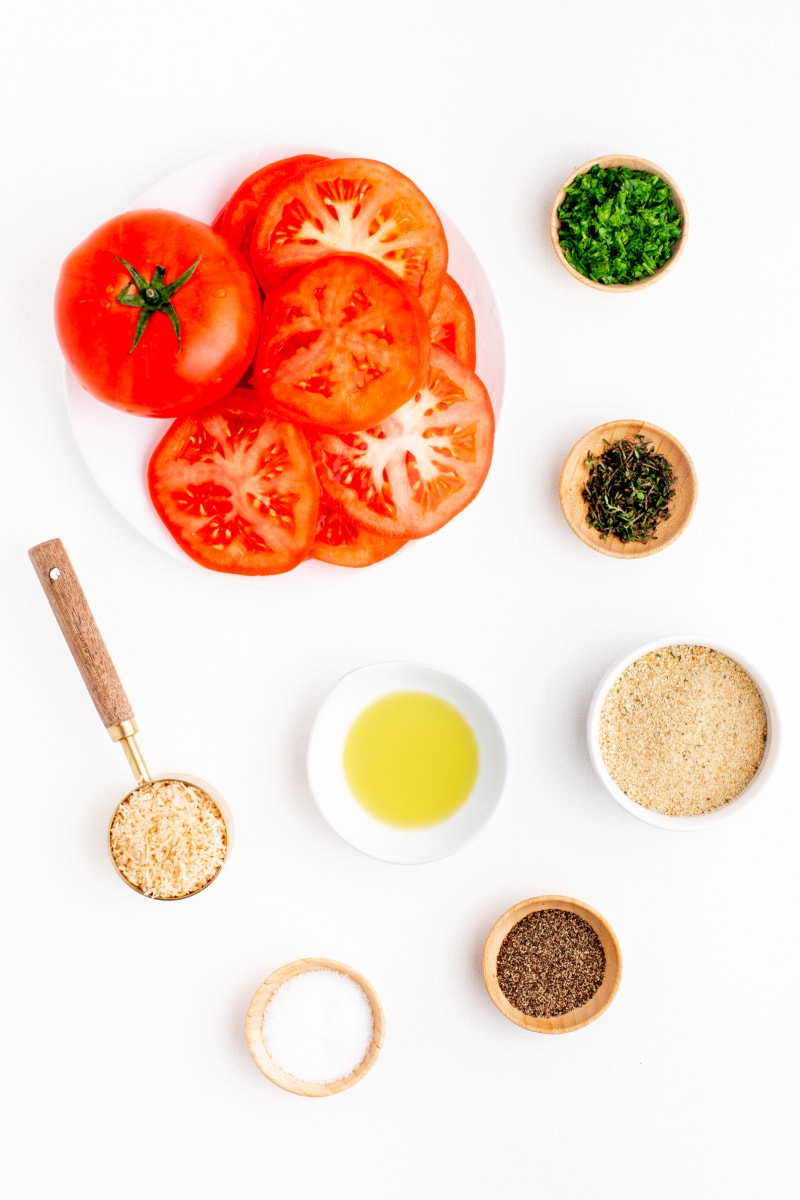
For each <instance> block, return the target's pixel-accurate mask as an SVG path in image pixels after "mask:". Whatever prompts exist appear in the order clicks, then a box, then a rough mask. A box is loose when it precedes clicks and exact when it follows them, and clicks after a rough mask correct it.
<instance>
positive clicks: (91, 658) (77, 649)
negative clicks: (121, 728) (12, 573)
mask: <svg viewBox="0 0 800 1200" xmlns="http://www.w3.org/2000/svg"><path fill="white" fill-rule="evenodd" d="M28 554H29V556H30V560H31V562H32V563H33V566H34V570H35V571H36V574H37V575H38V576H39V582H40V583H41V585H42V587H43V588H44V591H45V594H46V596H47V599H48V600H49V601H50V607H51V608H52V610H53V612H54V613H55V617H56V620H57V621H58V623H59V625H60V626H61V632H62V633H63V635H64V637H65V638H66V642H67V645H68V646H69V648H70V650H71V651H72V657H73V658H74V659H75V662H76V663H77V665H78V670H79V671H80V673H81V675H82V676H83V682H84V683H85V684H86V687H87V688H88V690H89V695H90V696H91V697H92V700H93V701H94V706H95V708H96V709H97V711H98V713H99V714H100V718H101V720H102V722H103V724H104V725H105V727H106V729H109V728H110V727H111V726H113V725H118V724H119V723H120V722H121V721H132V720H133V711H132V709H131V705H130V701H129V700H128V697H127V696H126V695H125V689H124V688H123V686H122V684H121V683H120V680H119V676H118V675H117V672H116V668H115V666H114V664H113V662H112V661H111V656H110V655H109V653H108V650H107V649H106V644H105V642H104V641H103V639H102V637H101V636H100V630H99V629H98V628H97V625H96V624H95V620H94V617H93V616H92V611H91V609H90V608H89V605H88V603H87V600H86V597H85V595H84V594H83V589H82V588H81V585H80V583H79V582H78V577H77V575H76V574H75V572H74V570H73V568H72V563H71V562H70V560H69V557H68V556H67V552H66V550H65V549H64V547H63V545H62V544H61V541H60V540H59V539H58V538H54V539H53V540H52V541H50V542H41V543H40V544H39V545H38V546H33V547H32V548H31V549H30V550H29V551H28Z"/></svg>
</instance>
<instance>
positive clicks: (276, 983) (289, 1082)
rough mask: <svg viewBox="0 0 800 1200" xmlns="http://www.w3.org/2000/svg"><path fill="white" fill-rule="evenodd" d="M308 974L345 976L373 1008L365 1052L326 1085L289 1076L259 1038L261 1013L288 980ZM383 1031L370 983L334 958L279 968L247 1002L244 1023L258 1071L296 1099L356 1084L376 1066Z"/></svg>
mask: <svg viewBox="0 0 800 1200" xmlns="http://www.w3.org/2000/svg"><path fill="white" fill-rule="evenodd" d="M308 971H337V972H339V974H341V975H347V976H348V977H349V978H350V979H352V980H353V981H354V982H355V983H357V984H358V985H359V987H360V988H361V989H362V991H363V992H364V994H365V995H366V997H367V999H368V1000H369V1005H370V1008H371V1009H372V1041H371V1043H370V1046H369V1049H368V1050H367V1053H366V1054H365V1055H364V1057H363V1058H362V1060H361V1062H360V1063H359V1064H358V1066H357V1067H355V1069H354V1070H352V1071H351V1072H350V1074H349V1075H344V1076H342V1078H341V1079H332V1080H330V1082H328V1083H318V1082H316V1081H314V1080H308V1079H298V1078H297V1077H296V1076H295V1075H290V1074H289V1072H288V1071H285V1070H284V1069H283V1067H281V1066H280V1065H279V1064H278V1063H276V1062H275V1060H274V1059H273V1058H272V1056H271V1055H270V1053H269V1051H268V1050H267V1047H266V1045H265V1044H264V1039H263V1037H262V1035H261V1027H262V1023H263V1020H264V1012H265V1010H266V1007H267V1005H268V1004H269V1002H270V1000H271V999H272V997H273V996H274V995H275V992H276V991H277V990H278V988H279V987H280V986H281V984H283V983H285V982H286V980H287V979H291V978H293V977H294V976H296V975H304V974H305V973H306V972H308ZM385 1029H386V1019H385V1017H384V1013H383V1008H382V1006H381V1002H380V1000H379V999H378V995H377V992H376V991H375V989H374V987H373V986H372V984H371V983H370V982H369V980H368V979H366V978H365V977H364V976H363V975H362V974H361V973H360V972H359V971H356V970H355V969H354V968H353V967H349V966H347V965H346V964H345V963H342V962H338V961H337V960H336V959H333V958H298V959H295V960H294V961H293V962H290V963H285V964H284V965H283V966H282V967H278V968H277V969H276V970H275V971H273V972H272V974H271V975H268V976H267V978H266V979H265V980H264V982H263V983H262V984H261V986H260V987H259V988H258V990H257V991H256V993H255V995H254V996H253V999H252V1000H251V1001H250V1006H249V1008H248V1010H247V1017H246V1020H245V1037H246V1039H247V1047H248V1049H249V1051H250V1054H251V1056H252V1058H253V1061H254V1062H255V1064H256V1066H257V1067H258V1069H259V1071H261V1072H262V1074H263V1075H266V1077H267V1079H269V1080H271V1081H272V1082H273V1083H275V1084H277V1085H278V1087H281V1088H283V1089H284V1091H287V1092H294V1094H295V1095H297V1096H332V1095H334V1094H335V1093H337V1092H344V1091H346V1090H347V1088H351V1087H352V1086H353V1084H354V1083H358V1082H359V1080H361V1079H363V1078H364V1076H365V1075H366V1074H367V1072H368V1071H370V1070H371V1069H372V1067H373V1066H374V1065H375V1060H376V1059H377V1057H378V1055H379V1054H380V1051H381V1047H382V1046H383V1039H384V1034H385Z"/></svg>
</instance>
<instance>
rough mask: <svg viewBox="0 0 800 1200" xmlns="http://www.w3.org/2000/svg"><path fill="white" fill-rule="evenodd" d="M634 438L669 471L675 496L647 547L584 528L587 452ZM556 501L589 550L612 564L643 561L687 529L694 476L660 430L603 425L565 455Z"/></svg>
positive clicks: (646, 426)
mask: <svg viewBox="0 0 800 1200" xmlns="http://www.w3.org/2000/svg"><path fill="white" fill-rule="evenodd" d="M638 434H641V435H642V436H643V437H644V438H645V440H646V441H647V442H648V444H649V445H652V446H653V447H654V448H655V450H656V451H657V453H659V454H663V455H664V457H665V458H666V459H667V460H668V461H669V462H670V464H671V465H672V471H673V485H674V488H675V495H674V496H673V498H672V500H671V502H670V505H669V512H670V515H669V516H668V517H666V518H665V519H664V520H663V521H661V522H659V524H658V525H657V526H656V532H655V536H654V537H652V538H649V539H648V541H646V542H621V541H620V540H619V538H616V537H612V536H609V537H606V538H601V537H600V534H599V533H598V532H597V530H596V529H592V527H591V526H590V525H587V523H586V501H585V500H584V498H583V489H584V487H585V486H586V482H587V480H588V478H589V469H588V467H587V466H586V458H587V455H588V453H589V452H590V451H591V453H592V454H593V455H595V457H598V456H599V455H601V454H602V453H603V450H604V449H605V443H606V442H618V441H622V440H623V439H627V440H628V441H633V440H634V439H635V438H636V437H637V435H638ZM558 496H559V500H560V501H561V510H562V512H563V513H564V517H565V518H566V521H567V524H568V525H569V527H570V529H571V530H572V532H573V533H574V534H576V536H577V537H579V538H580V540H581V541H582V542H585V544H586V545H587V546H590V547H591V549H592V550H599V552H600V553H601V554H607V555H609V556H610V557H611V558H645V557H646V556H647V555H648V554H657V553H658V551H659V550H665V549H666V548H667V546H669V545H671V544H672V543H673V542H674V541H675V539H676V538H678V537H680V535H681V534H682V533H683V531H684V529H685V528H686V526H687V525H688V524H689V520H690V518H691V515H692V513H693V512H694V506H695V503H696V501H697V476H696V474H695V469H694V466H693V464H692V460H691V459H690V458H689V455H688V454H687V452H686V450H685V449H684V447H683V446H682V445H681V443H680V442H679V441H678V439H677V438H674V437H673V436H672V434H671V433H667V431H666V430H665V429H659V427H658V426H657V425H649V424H648V423H647V422H646V421H635V420H626V421H607V422H606V423H605V425H598V426H597V427H596V428H595V429H592V430H590V431H589V433H587V434H585V435H584V437H582V438H580V440H579V441H577V442H576V443H575V445H574V446H573V447H572V449H571V450H570V452H569V454H568V455H567V457H566V460H565V462H564V466H563V467H562V469H561V478H560V480H559V485H558Z"/></svg>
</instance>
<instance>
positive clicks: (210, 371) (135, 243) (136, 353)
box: [55, 209, 261, 417]
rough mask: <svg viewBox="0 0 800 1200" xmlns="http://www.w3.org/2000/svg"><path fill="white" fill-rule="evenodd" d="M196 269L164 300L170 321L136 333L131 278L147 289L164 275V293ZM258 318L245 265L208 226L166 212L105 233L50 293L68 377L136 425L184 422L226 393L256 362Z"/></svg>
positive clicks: (126, 218) (113, 224) (122, 221)
mask: <svg viewBox="0 0 800 1200" xmlns="http://www.w3.org/2000/svg"><path fill="white" fill-rule="evenodd" d="M198 260H199V261H198ZM193 263H197V265H196V268H195V270H194V271H193V272H192V274H191V277H190V278H189V279H188V280H187V281H186V282H185V283H184V284H183V285H182V286H181V287H180V288H179V289H178V290H177V291H176V292H175V293H174V295H172V296H171V298H170V305H171V307H172V310H173V315H174V318H175V320H174V321H173V320H172V318H170V317H168V315H167V313H166V312H165V311H156V312H154V313H153V315H152V316H151V317H149V319H148V320H147V323H146V326H145V328H144V329H143V330H142V331H141V332H140V331H139V328H138V325H139V319H140V316H141V313H142V307H137V306H136V305H137V303H138V302H139V301H140V300H141V298H142V297H141V291H140V289H138V288H136V287H134V286H133V285H134V279H133V276H132V273H131V269H130V268H133V270H134V271H135V272H136V273H138V274H140V275H141V276H142V277H143V278H144V279H145V280H146V281H147V282H150V281H152V280H155V279H157V278H158V277H159V272H160V273H162V274H163V280H164V283H165V285H166V286H167V287H169V285H170V284H173V283H175V281H178V280H179V279H180V277H181V276H182V275H184V273H185V272H186V271H187V269H188V268H190V267H191V266H192V264H193ZM126 264H127V265H126ZM260 315H261V298H260V295H259V291H258V286H257V284H256V281H255V278H254V276H253V274H252V272H251V270H250V268H249V267H248V265H247V263H246V262H245V260H244V259H243V258H242V257H241V255H240V254H239V253H238V252H237V251H236V250H234V249H233V247H231V246H230V245H229V244H228V243H227V241H226V240H225V239H224V238H223V237H221V236H220V235H219V234H218V233H215V232H214V230H213V229H211V227H210V226H209V225H205V224H203V222H202V221H195V220H194V219H193V218H191V217H185V216H181V215H180V214H178V213H170V212H167V211H166V210H163V209H152V210H138V211H134V212H127V213H123V214H122V215H121V216H119V217H115V218H113V219H112V220H111V221H107V222H106V223H105V224H104V225H101V226H100V228H99V229H97V230H95V231H94V233H92V234H90V236H89V237H88V238H86V239H85V240H84V241H83V242H82V243H81V244H80V245H79V246H78V247H76V249H75V250H74V251H73V252H72V253H71V254H69V255H68V256H67V258H66V260H65V261H64V264H63V266H62V268H61V274H60V276H59V280H58V285H57V289H56V299H55V323H56V333H57V335H58V340H59V343H60V346H61V350H62V352H63V354H64V357H65V358H66V360H67V363H68V365H69V367H70V369H71V370H72V372H73V374H74V375H75V376H76V377H77V379H78V381H79V382H80V383H81V384H82V385H83V387H84V388H86V390H87V391H88V392H90V393H91V394H92V395H93V396H95V397H96V398H97V399H98V400H102V401H103V402H104V403H106V404H110V405H112V406H113V407H114V408H120V409H123V410H124V411H125V412H130V413H136V414H137V415H139V416H150V417H174V416H180V415H182V414H183V413H186V412H191V411H193V410H196V409H199V408H203V407H205V406H206V405H207V404H210V403H212V402H214V401H215V400H218V399H220V398H221V397H222V396H224V395H225V394H226V393H227V392H229V391H230V390H231V388H232V387H234V386H235V385H236V384H237V383H238V381H239V379H240V378H241V377H242V375H243V374H244V373H245V371H246V369H247V367H248V365H249V364H250V362H251V361H252V358H253V355H254V353H255V348H256V344H257V341H258V328H259V321H260ZM134 343H135V345H134Z"/></svg>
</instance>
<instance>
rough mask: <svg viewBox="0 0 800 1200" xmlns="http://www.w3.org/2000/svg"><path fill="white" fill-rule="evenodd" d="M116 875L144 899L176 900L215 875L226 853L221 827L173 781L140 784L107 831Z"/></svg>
mask: <svg viewBox="0 0 800 1200" xmlns="http://www.w3.org/2000/svg"><path fill="white" fill-rule="evenodd" d="M109 844H110V847H111V854H112V856H113V859H114V862H115V864H116V866H117V869H118V871H119V872H120V874H121V875H122V876H123V877H124V878H125V879H127V881H128V883H130V884H131V885H132V886H133V887H135V888H136V889H137V890H138V891H140V892H142V893H143V895H145V896H151V897H152V898H153V899H156V900H178V899H183V898H184V897H186V896H191V895H193V894H194V893H195V892H199V891H200V890H201V889H202V888H204V887H205V886H206V885H207V884H209V883H210V882H211V880H212V879H213V878H214V877H215V876H216V875H217V874H218V872H219V871H220V869H221V868H222V864H223V863H224V862H225V857H226V854H227V852H228V837H227V830H226V827H225V821H224V819H223V816H222V813H221V812H220V811H219V808H218V807H217V805H216V803H215V802H214V801H213V800H212V799H211V797H210V796H209V795H208V794H207V793H206V792H204V791H202V790H201V789H200V788H199V787H195V786H194V785H193V784H189V783H184V782H182V781H181V780H177V779H156V780H153V781H151V782H148V783H142V784H140V785H139V787H137V788H136V789H135V791H133V792H131V794H130V795H129V796H127V797H126V798H125V799H124V800H123V801H122V803H121V804H120V805H119V806H118V807H117V810H116V812H115V814H114V818H113V820H112V822H111V829H110V831H109Z"/></svg>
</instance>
